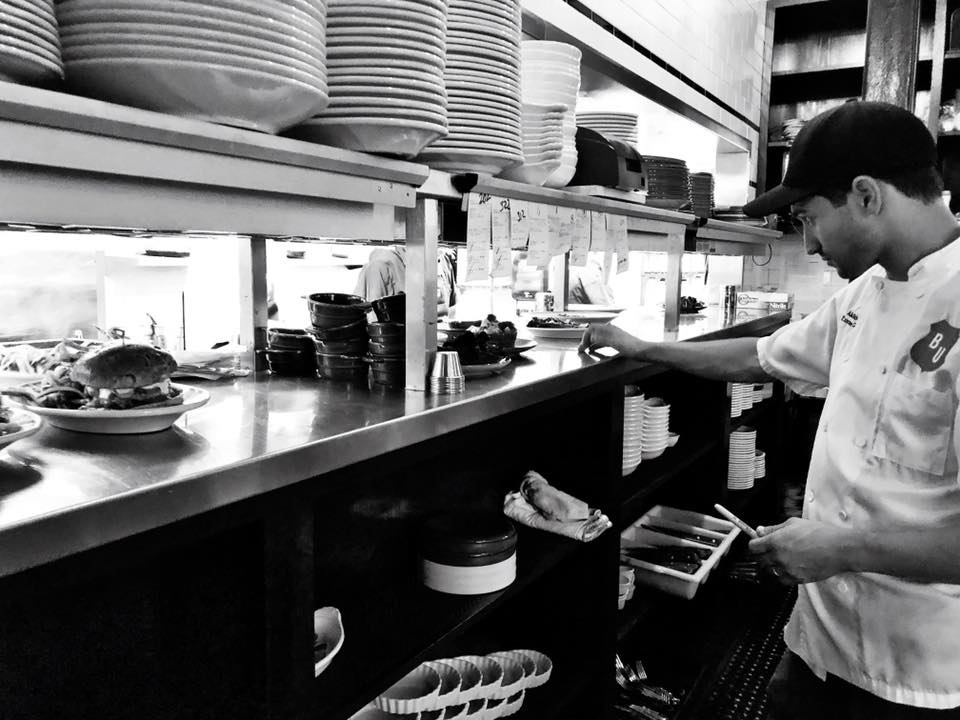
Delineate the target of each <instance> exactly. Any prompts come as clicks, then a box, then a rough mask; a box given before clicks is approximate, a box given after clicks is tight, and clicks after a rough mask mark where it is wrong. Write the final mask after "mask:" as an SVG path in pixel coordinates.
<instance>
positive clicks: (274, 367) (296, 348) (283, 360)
mask: <svg viewBox="0 0 960 720" xmlns="http://www.w3.org/2000/svg"><path fill="white" fill-rule="evenodd" d="M313 353H314V350H313V338H312V337H311V336H310V335H309V334H308V333H307V331H306V330H300V329H290V328H270V329H269V330H267V349H266V353H265V354H266V356H267V364H268V365H269V367H270V373H271V374H272V375H313V374H315V373H316V370H317V363H316V359H315V358H314V354H313Z"/></svg>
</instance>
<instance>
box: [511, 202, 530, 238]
mask: <svg viewBox="0 0 960 720" xmlns="http://www.w3.org/2000/svg"><path fill="white" fill-rule="evenodd" d="M510 211H511V219H510V236H511V240H510V247H511V248H513V249H514V250H526V249H527V241H528V240H529V239H530V203H528V202H527V201H526V200H511V201H510Z"/></svg>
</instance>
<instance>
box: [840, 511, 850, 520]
mask: <svg viewBox="0 0 960 720" xmlns="http://www.w3.org/2000/svg"><path fill="white" fill-rule="evenodd" d="M837 515H838V516H839V518H840V519H841V520H843V521H844V522H846V521H847V518H849V517H850V516H849V515H847V511H846V510H841V511H840V512H839V513H837Z"/></svg>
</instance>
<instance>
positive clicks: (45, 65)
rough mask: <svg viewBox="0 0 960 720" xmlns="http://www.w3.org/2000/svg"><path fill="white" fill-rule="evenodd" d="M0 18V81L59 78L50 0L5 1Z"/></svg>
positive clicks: (57, 39)
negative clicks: (0, 21) (0, 20)
mask: <svg viewBox="0 0 960 720" xmlns="http://www.w3.org/2000/svg"><path fill="white" fill-rule="evenodd" d="M0 19H2V21H3V22H2V24H0V80H8V81H11V82H22V83H30V84H37V85H42V84H47V83H50V82H52V81H55V80H62V79H63V62H62V61H61V59H60V36H59V34H58V31H57V18H56V17H55V16H54V14H53V0H7V2H4V3H0Z"/></svg>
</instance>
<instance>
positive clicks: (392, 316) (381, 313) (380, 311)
mask: <svg viewBox="0 0 960 720" xmlns="http://www.w3.org/2000/svg"><path fill="white" fill-rule="evenodd" d="M370 304H371V305H372V306H373V312H374V313H375V314H376V316H377V320H379V321H380V322H393V323H402V322H404V321H405V320H406V319H407V296H406V295H404V294H403V293H399V294H398V295H387V296H386V297H382V298H380V299H378V300H374V301H373V302H372V303H370Z"/></svg>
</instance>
